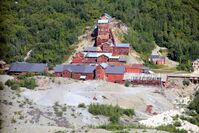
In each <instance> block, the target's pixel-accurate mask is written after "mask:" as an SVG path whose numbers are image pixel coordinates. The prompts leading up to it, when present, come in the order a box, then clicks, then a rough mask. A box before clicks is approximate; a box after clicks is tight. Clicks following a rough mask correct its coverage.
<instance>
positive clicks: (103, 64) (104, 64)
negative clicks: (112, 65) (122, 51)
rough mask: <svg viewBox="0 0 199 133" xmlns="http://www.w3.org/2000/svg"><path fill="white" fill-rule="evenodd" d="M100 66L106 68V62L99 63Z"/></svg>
mask: <svg viewBox="0 0 199 133" xmlns="http://www.w3.org/2000/svg"><path fill="white" fill-rule="evenodd" d="M100 66H102V67H103V68H106V67H108V64H107V63H101V64H100Z"/></svg>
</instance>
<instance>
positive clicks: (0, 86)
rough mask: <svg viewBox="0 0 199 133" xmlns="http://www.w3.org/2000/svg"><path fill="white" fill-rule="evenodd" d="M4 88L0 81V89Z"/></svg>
mask: <svg viewBox="0 0 199 133" xmlns="http://www.w3.org/2000/svg"><path fill="white" fill-rule="evenodd" d="M3 89H4V84H3V82H0V90H3Z"/></svg>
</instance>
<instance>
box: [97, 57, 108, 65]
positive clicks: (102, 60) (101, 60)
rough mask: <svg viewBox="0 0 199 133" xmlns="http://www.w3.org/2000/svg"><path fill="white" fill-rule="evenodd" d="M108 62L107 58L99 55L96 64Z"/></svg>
mask: <svg viewBox="0 0 199 133" xmlns="http://www.w3.org/2000/svg"><path fill="white" fill-rule="evenodd" d="M103 62H108V57H107V56H105V55H101V56H99V57H98V58H97V63H103Z"/></svg>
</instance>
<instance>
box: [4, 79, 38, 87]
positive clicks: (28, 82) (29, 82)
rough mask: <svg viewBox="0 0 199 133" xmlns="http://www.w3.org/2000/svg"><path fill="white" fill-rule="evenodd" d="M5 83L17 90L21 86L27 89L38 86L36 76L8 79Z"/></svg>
mask: <svg viewBox="0 0 199 133" xmlns="http://www.w3.org/2000/svg"><path fill="white" fill-rule="evenodd" d="M5 85H7V86H9V87H11V89H12V90H17V89H19V87H26V88H27V89H34V88H35V87H37V83H36V80H35V79H34V78H22V79H21V80H14V79H13V80H7V81H6V83H5Z"/></svg>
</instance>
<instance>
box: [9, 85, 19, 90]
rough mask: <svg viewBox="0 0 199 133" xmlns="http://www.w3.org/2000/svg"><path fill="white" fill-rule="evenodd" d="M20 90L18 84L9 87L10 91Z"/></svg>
mask: <svg viewBox="0 0 199 133" xmlns="http://www.w3.org/2000/svg"><path fill="white" fill-rule="evenodd" d="M19 88H20V86H19V85H18V84H13V85H12V86H11V89H12V90H18V89H19Z"/></svg>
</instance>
